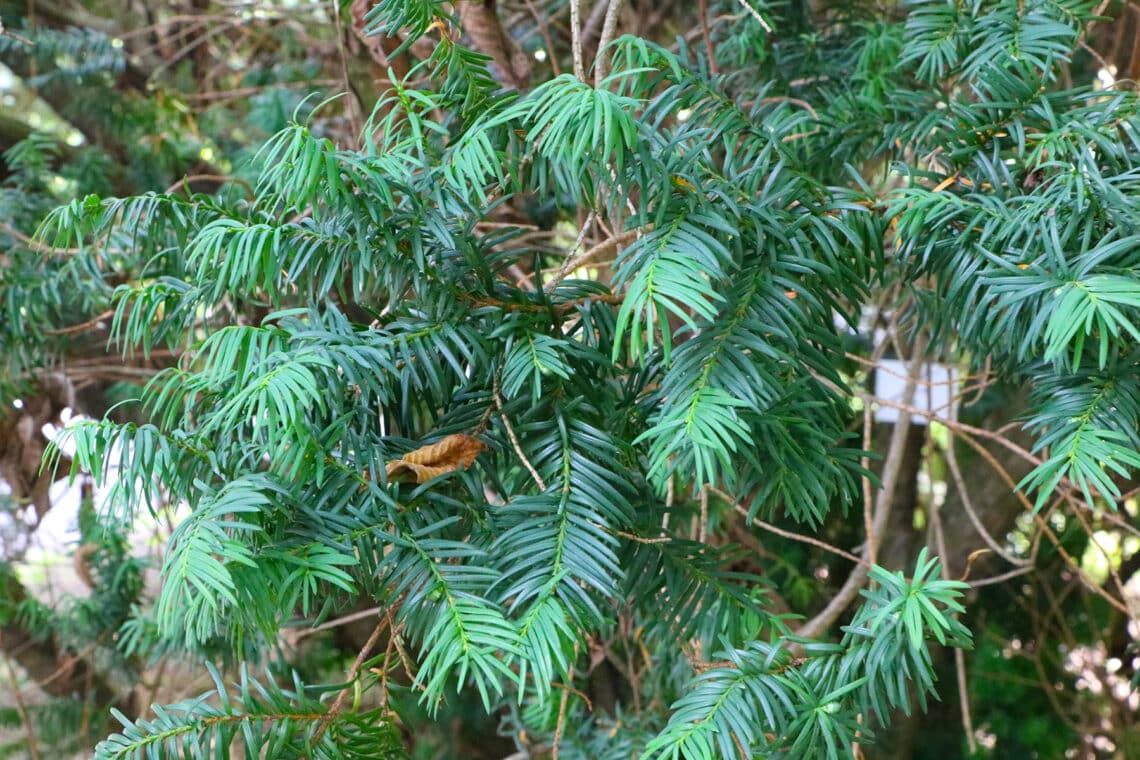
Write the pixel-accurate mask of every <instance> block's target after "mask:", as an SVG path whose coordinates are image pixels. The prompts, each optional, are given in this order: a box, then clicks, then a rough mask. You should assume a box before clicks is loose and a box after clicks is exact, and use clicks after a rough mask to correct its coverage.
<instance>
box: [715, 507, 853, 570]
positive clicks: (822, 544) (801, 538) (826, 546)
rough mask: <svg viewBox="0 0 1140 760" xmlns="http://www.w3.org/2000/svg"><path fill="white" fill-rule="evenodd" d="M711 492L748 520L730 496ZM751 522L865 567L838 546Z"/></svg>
mask: <svg viewBox="0 0 1140 760" xmlns="http://www.w3.org/2000/svg"><path fill="white" fill-rule="evenodd" d="M711 490H712V492H713V493H715V494H716V495H717V496H719V497H720V498H721V499H724V500H725V501H726V502H728V503H729V504H732V509H733V511H734V512H736V513H737V514H738V515H741V516H743V517H744V518H745V519H749V517H748V510H747V509H746V508H745V507H744V506H742V505H740V504H736V503H734V502H733V499H732V497H731V496H729V495H728V494H727V493H725V492H724V491H721V490H720V489H719V488H713V489H711ZM751 520H752V524H753V525H755V526H756V527H757V528H761V529H763V530H766V531H768V532H769V533H775V534H776V535H777V536H782V537H783V538H786V539H788V540H790V541H799V542H800V543H802V544H810V545H812V546H814V547H816V548H818V549H823V550H824V551H825V552H830V553H831V554H834V555H836V556H839V557H843V559H845V560H847V561H849V562H854V563H855V564H856V565H866V564H867V561H866V560H864V559H860V558H859V557H856V556H855V555H854V554H852V553H851V552H849V551H844V550H843V549H840V548H839V547H838V546H832V545H831V544H829V543H827V542H826V541H821V540H820V539H818V538H813V537H811V536H805V535H803V534H802V533H794V532H792V531H790V530H784V529H783V528H780V527H777V526H775V525H772V524H771V523H769V522H765V521H764V520H761V519H760V518H759V517H753V518H751Z"/></svg>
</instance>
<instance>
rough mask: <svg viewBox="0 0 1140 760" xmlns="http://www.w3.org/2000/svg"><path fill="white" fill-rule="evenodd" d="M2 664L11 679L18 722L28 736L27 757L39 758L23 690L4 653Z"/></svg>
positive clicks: (33, 759)
mask: <svg viewBox="0 0 1140 760" xmlns="http://www.w3.org/2000/svg"><path fill="white" fill-rule="evenodd" d="M4 664H5V665H7V666H8V677H9V678H10V679H11V680H12V701H13V702H15V703H16V714H17V715H19V716H20V723H22V724H23V726H24V733H25V734H27V737H28V757H29V758H31V760H40V748H39V745H38V744H37V743H36V730H35V727H34V726H32V722H31V720H29V719H28V708H27V706H26V705H25V704H24V694H23V690H22V689H21V688H20V681H19V679H18V678H17V677H16V669H15V668H14V667H12V660H11V659H10V658H9V657H8V656H7V655H5V656H4Z"/></svg>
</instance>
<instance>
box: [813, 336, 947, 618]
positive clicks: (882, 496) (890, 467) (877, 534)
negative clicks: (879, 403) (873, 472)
mask: <svg viewBox="0 0 1140 760" xmlns="http://www.w3.org/2000/svg"><path fill="white" fill-rule="evenodd" d="M926 343H927V341H926V338H925V336H924V335H920V336H919V337H918V339H917V340H915V343H914V347H913V351H912V358H911V361H910V365H909V367H908V368H907V383H906V385H905V386H904V388H903V394H902V395H903V405H905V406H906V407H908V408H910V407H911V406H912V405H913V404H914V394H915V389H916V387H917V382H916V381H917V380H918V378H919V376H920V373H921V370H922V367H923V364H925V362H926ZM910 418H911V415H910V412H909V411H906V410H900V413H899V415H898V418H897V419H896V420H895V428H894V430H893V431H892V432H891V440H890V444H889V445H888V448H887V456H886V459H885V460H884V461H883V473H882V477H881V478H880V480H881V481H882V487H881V488H880V489H879V494H878V497H877V498H876V499H875V514H874V517H873V519H872V525H871V533H870V534H869V535H868V536H867V540H866V543H865V544H864V546H863V558H864V559H866V560H869V559H870V557H871V556H873V555H874V553H875V550H876V548H877V546H878V542H879V541H880V540H881V539H882V536H883V533H884V531H885V530H886V527H887V522H888V521H889V519H890V516H891V507H892V506H893V504H894V496H895V488H896V486H897V485H898V481H899V474H900V472H901V470H902V461H903V453H904V450H905V449H906V439H907V434H908V433H909V432H910ZM870 572H871V565H870V564H869V563H868V562H861V563H859V564H858V565H856V566H855V569H854V570H852V571H851V574H850V575H849V576H847V581H846V582H845V583H844V584H843V587H842V588H840V589H839V593H837V594H836V595H835V596H834V597H832V599H831V601H830V602H828V604H827V606H826V607H824V608H823V609H822V610H821V611H820V612H819V613H818V614H816V616H815V617H813V618H812V619H811V620H808V621H807V622H806V623H804V624H803V625H802V626H801V627H800V629H799V630H798V631H797V632H796V633H797V635H799V636H803V637H804V638H817V637H818V636H820V635H821V634H822V633H823V632H824V631H826V630H827V629H828V628H829V627H830V626H831V624H832V623H834V622H835V620H836V618H838V617H839V616H840V615H841V614H842V613H843V611H844V610H845V609H847V605H849V604H850V603H851V602H852V600H854V599H855V597H856V596H858V594H859V590H860V589H861V588H863V584H864V583H865V582H866V581H867V577H868V575H869V574H870Z"/></svg>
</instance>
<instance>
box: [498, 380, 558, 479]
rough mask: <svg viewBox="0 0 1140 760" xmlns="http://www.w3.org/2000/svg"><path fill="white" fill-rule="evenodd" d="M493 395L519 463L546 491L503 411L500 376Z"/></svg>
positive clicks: (540, 477)
mask: <svg viewBox="0 0 1140 760" xmlns="http://www.w3.org/2000/svg"><path fill="white" fill-rule="evenodd" d="M492 394H493V395H494V398H495V406H496V407H497V408H498V410H499V419H501V420H502V421H503V428H504V429H506V431H507V438H509V439H510V441H511V448H513V449H514V450H515V455H516V456H518V458H519V461H521V462H522V463H523V466H524V467H526V470H527V472H529V473H530V476H531V477H532V478H534V482H535V483H537V484H538V487H539V488H541V489H542V490H543V491H545V490H546V481H544V480H543V479H542V476H541V475H539V474H538V470H536V469H535V468H534V465H533V464H531V463H530V460H529V459H527V456H526V453H525V452H524V451H523V448H522V445H521V444H520V443H519V439H518V436H516V435H515V429H514V427H513V426H512V425H511V418H510V417H508V416H507V413H506V411H505V410H504V409H503V399H502V397H501V396H500V395H499V376H498V375H495V387H494V390H493V391H492Z"/></svg>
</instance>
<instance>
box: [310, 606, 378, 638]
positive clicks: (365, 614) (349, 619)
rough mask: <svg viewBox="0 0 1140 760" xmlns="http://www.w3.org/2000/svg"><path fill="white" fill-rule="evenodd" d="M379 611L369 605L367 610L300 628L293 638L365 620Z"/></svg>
mask: <svg viewBox="0 0 1140 760" xmlns="http://www.w3.org/2000/svg"><path fill="white" fill-rule="evenodd" d="M378 612H380V608H379V607H369V608H368V609H366V610H360V611H358V612H353V613H351V614H348V615H345V616H343V617H338V618H336V619H335V620H329V621H326V622H324V623H321V624H320V625H318V626H314V627H313V628H304V629H302V630H299V631H297V633H296V635H295V636H294V637H293V638H294V640H295V641H300V640H301V639H304V638H308V637H309V636H312V635H313V634H314V633H320V632H321V631H327V630H330V629H332V628H339V627H340V626H342V625H348V624H349V623H355V622H356V621H357V620H364V619H365V618H369V617H372V616H373V615H375V614H377V613H378Z"/></svg>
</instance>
